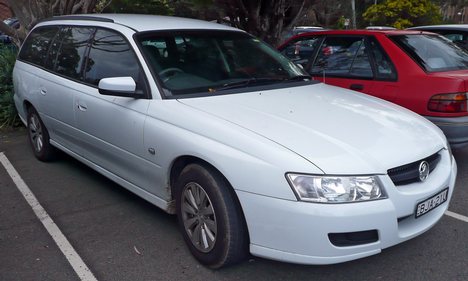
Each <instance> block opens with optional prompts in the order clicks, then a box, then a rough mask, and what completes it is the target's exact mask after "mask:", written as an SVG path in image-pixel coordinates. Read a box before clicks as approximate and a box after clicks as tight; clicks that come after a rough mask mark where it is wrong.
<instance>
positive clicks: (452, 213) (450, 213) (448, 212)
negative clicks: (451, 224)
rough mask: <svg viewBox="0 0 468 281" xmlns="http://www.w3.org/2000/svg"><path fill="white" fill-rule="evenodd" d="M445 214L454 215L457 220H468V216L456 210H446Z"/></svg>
mask: <svg viewBox="0 0 468 281" xmlns="http://www.w3.org/2000/svg"><path fill="white" fill-rule="evenodd" d="M445 215H447V216H449V217H452V218H455V219H457V220H461V221H464V222H468V217H465V216H463V215H460V214H457V213H454V212H450V211H445Z"/></svg>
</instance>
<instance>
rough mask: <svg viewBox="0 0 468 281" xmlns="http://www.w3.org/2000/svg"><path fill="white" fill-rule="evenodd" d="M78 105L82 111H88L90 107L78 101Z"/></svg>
mask: <svg viewBox="0 0 468 281" xmlns="http://www.w3.org/2000/svg"><path fill="white" fill-rule="evenodd" d="M76 107H78V109H79V110H80V111H86V110H87V109H88V107H86V105H84V104H80V103H78V104H77V105H76Z"/></svg>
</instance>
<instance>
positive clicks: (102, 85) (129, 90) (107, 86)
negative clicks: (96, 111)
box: [98, 77, 140, 98]
mask: <svg viewBox="0 0 468 281" xmlns="http://www.w3.org/2000/svg"><path fill="white" fill-rule="evenodd" d="M98 88H99V93H100V94H101V95H106V96H117V97H129V98H138V97H139V96H140V94H138V93H137V92H136V83H135V80H133V78H132V77H111V78H102V79H101V80H100V81H99V85H98Z"/></svg>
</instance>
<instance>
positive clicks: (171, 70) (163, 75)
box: [158, 67, 184, 82]
mask: <svg viewBox="0 0 468 281" xmlns="http://www.w3.org/2000/svg"><path fill="white" fill-rule="evenodd" d="M171 73H172V75H171ZM177 73H184V71H183V70H182V69H180V68H177V67H169V68H166V69H164V70H162V71H160V72H159V73H158V75H159V76H160V77H161V79H162V80H163V82H166V81H167V80H169V79H170V78H171V77H172V76H174V75H176V74H177Z"/></svg>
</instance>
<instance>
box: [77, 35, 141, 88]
mask: <svg viewBox="0 0 468 281" xmlns="http://www.w3.org/2000/svg"><path fill="white" fill-rule="evenodd" d="M139 73H140V67H139V65H138V60H137V57H136V56H135V54H134V53H133V51H132V49H131V47H130V46H129V44H128V43H127V41H125V39H124V38H123V37H122V36H121V35H119V34H118V33H116V32H112V31H109V30H101V29H98V31H97V32H96V35H95V37H94V40H93V43H92V45H91V50H90V52H89V58H88V60H87V62H86V66H85V78H84V80H85V82H87V83H90V84H93V85H98V84H99V80H101V79H102V78H108V77H123V76H130V77H132V78H133V79H134V80H135V82H137V83H138V81H139ZM137 85H138V84H137Z"/></svg>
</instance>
